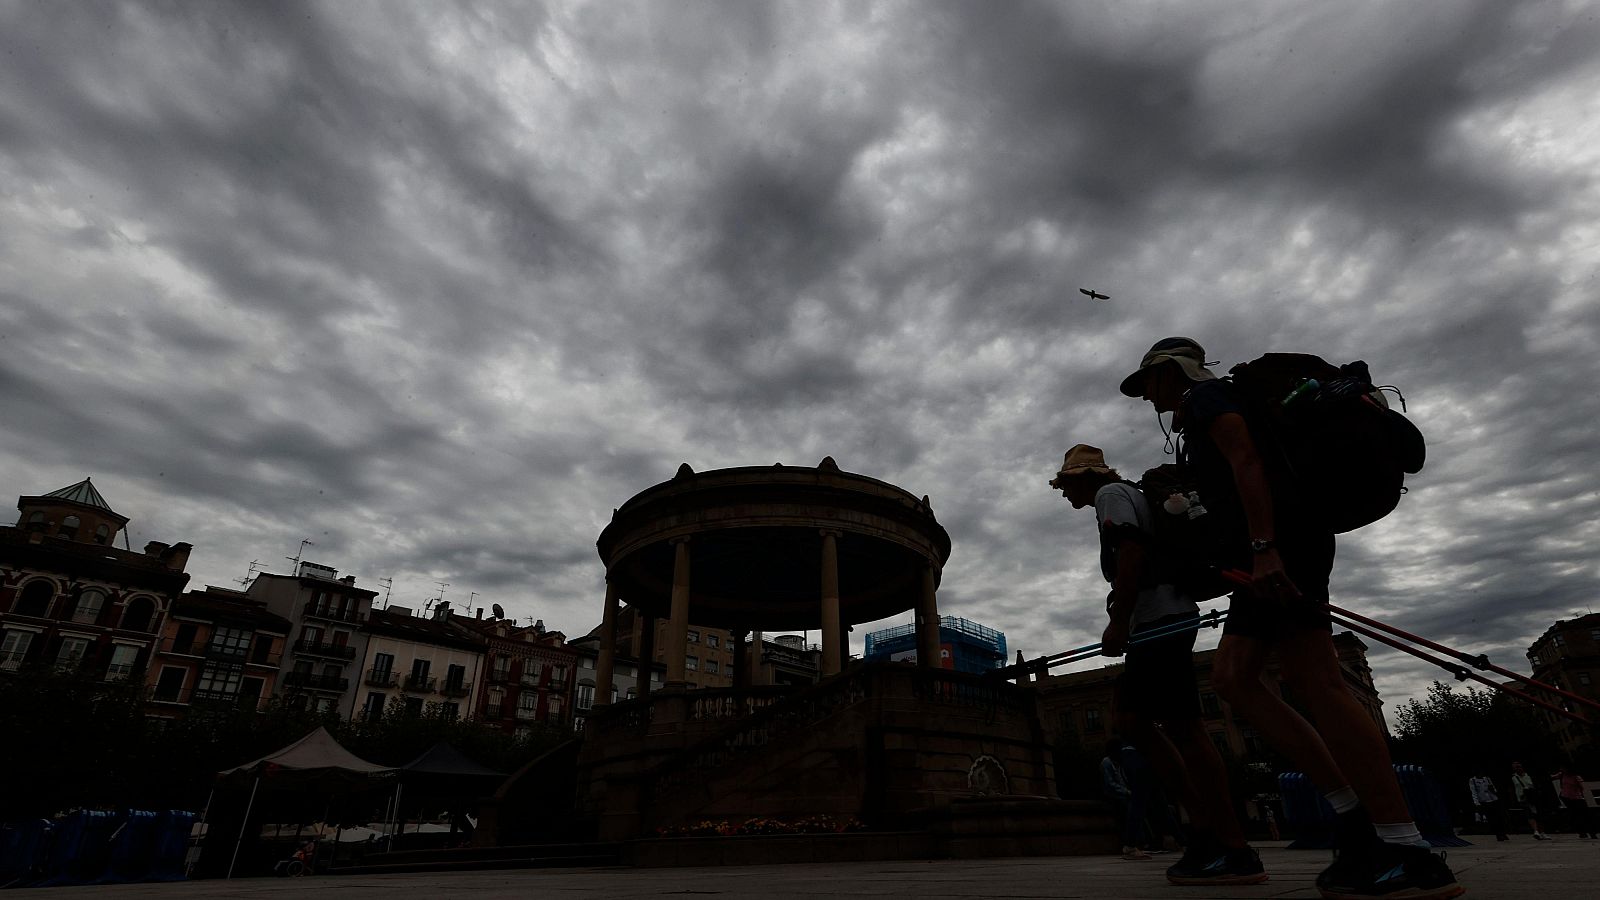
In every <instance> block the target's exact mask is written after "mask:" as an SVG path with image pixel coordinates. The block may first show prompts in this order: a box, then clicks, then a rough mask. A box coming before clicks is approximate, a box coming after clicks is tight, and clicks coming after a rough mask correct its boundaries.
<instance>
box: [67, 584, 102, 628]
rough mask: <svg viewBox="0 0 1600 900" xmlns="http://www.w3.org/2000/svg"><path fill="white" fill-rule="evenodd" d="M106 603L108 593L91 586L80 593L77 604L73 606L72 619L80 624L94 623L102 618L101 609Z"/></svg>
mask: <svg viewBox="0 0 1600 900" xmlns="http://www.w3.org/2000/svg"><path fill="white" fill-rule="evenodd" d="M105 605H106V595H105V594H103V593H101V592H100V591H97V590H95V589H93V588H90V589H88V590H86V591H84V592H83V593H81V594H79V595H78V602H77V605H75V606H73V608H72V621H74V622H76V623H78V624H79V625H93V624H94V623H95V622H97V621H99V619H100V610H102V609H104V608H105Z"/></svg>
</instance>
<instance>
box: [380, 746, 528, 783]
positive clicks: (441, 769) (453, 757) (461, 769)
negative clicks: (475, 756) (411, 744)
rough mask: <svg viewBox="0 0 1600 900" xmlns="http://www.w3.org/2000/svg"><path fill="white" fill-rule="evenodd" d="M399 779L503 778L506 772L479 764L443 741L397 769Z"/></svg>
mask: <svg viewBox="0 0 1600 900" xmlns="http://www.w3.org/2000/svg"><path fill="white" fill-rule="evenodd" d="M398 774H399V776H400V780H401V781H406V782H409V781H413V780H415V779H417V778H427V777H430V776H434V777H441V778H458V779H463V780H465V779H470V778H483V779H486V780H487V779H490V778H505V777H506V773H504V772H500V771H496V770H495V769H491V768H489V767H487V766H480V765H478V764H477V763H475V762H473V761H472V760H471V759H468V758H467V757H466V755H465V754H463V753H462V752H461V751H460V750H457V749H456V748H455V747H453V746H451V745H450V744H449V743H447V742H445V741H440V742H439V743H437V744H434V745H433V746H432V747H429V748H428V750H427V751H426V752H424V753H423V754H422V755H421V756H418V757H417V758H416V759H413V760H412V761H411V762H408V763H406V764H405V765H403V766H401V767H400V768H399V770H398Z"/></svg>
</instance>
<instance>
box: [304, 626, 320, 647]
mask: <svg viewBox="0 0 1600 900" xmlns="http://www.w3.org/2000/svg"><path fill="white" fill-rule="evenodd" d="M300 643H302V644H305V645H307V646H315V645H317V644H321V643H322V626H320V625H303V626H301V628H300Z"/></svg>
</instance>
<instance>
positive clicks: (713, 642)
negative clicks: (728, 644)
mask: <svg viewBox="0 0 1600 900" xmlns="http://www.w3.org/2000/svg"><path fill="white" fill-rule="evenodd" d="M706 646H707V647H720V646H722V642H721V641H719V640H718V639H717V636H716V635H714V634H708V635H706Z"/></svg>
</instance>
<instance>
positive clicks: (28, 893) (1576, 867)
mask: <svg viewBox="0 0 1600 900" xmlns="http://www.w3.org/2000/svg"><path fill="white" fill-rule="evenodd" d="M1260 849H1261V858H1262V860H1263V861H1264V862H1265V863H1266V865H1267V871H1268V872H1270V873H1271V875H1272V880H1270V881H1268V882H1267V883H1266V884H1263V885H1257V886H1252V887H1243V888H1239V887H1236V888H1180V887H1174V886H1172V885H1168V884H1167V883H1166V881H1165V879H1164V878H1163V877H1162V870H1163V869H1164V868H1165V867H1166V866H1167V864H1168V861H1169V860H1170V857H1168V856H1156V857H1153V858H1152V859H1150V860H1148V861H1124V860H1122V859H1120V858H1116V857H1044V858H1040V857H1033V858H1027V859H984V860H938V861H931V862H907V861H896V862H865V863H841V864H839V865H820V864H806V865H785V866H740V867H723V868H696V869H514V870H500V871H480V872H455V873H447V874H427V875H370V876H320V877H311V878H299V879H275V878H252V879H236V880H234V881H194V882H180V883H176V884H140V885H107V886H104V887H69V888H41V889H31V890H21V891H15V892H8V894H7V896H8V897H17V898H24V897H35V896H36V897H50V898H54V900H71V898H105V900H112V898H115V900H146V898H152V900H153V898H161V900H183V898H196V900H198V898H213V897H215V898H274V897H282V898H290V897H304V896H307V895H315V896H325V897H330V898H333V900H409V898H430V900H432V898H456V897H465V898H482V900H490V898H501V897H505V898H541V900H542V898H557V900H560V898H569V897H604V898H608V900H628V898H633V897H674V896H718V897H727V898H759V900H784V898H791V897H793V898H801V897H804V898H819V897H918V898H934V897H960V898H969V897H970V898H1002V897H1006V898H1010V897H1041V898H1043V897H1049V898H1063V900H1067V898H1084V900H1131V898H1145V897H1155V898H1196V900H1199V898H1217V897H1239V898H1256V897H1259V898H1279V897H1316V896H1317V892H1316V889H1315V888H1314V887H1312V879H1314V878H1315V877H1316V874H1317V872H1318V871H1319V870H1320V869H1321V868H1322V866H1323V865H1325V864H1326V861H1327V859H1328V854H1327V853H1326V852H1325V851H1298V850H1285V849H1283V845H1282V844H1266V845H1263V846H1261V848H1260ZM1449 859H1450V864H1451V866H1452V867H1453V868H1454V869H1455V871H1456V874H1457V875H1458V876H1460V878H1461V882H1462V884H1464V885H1466V886H1467V889H1468V896H1470V897H1474V898H1481V900H1600V841H1580V840H1578V839H1576V838H1570V837H1567V838H1563V839H1561V840H1558V841H1556V842H1553V843H1535V842H1534V841H1533V839H1532V838H1529V837H1527V836H1518V837H1517V838H1514V839H1513V840H1512V841H1510V842H1508V843H1503V844H1497V843H1496V842H1495V841H1494V839H1493V838H1490V839H1489V841H1488V842H1487V843H1478V844H1477V845H1475V846H1472V847H1460V848H1456V849H1453V850H1450V851H1449Z"/></svg>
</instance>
